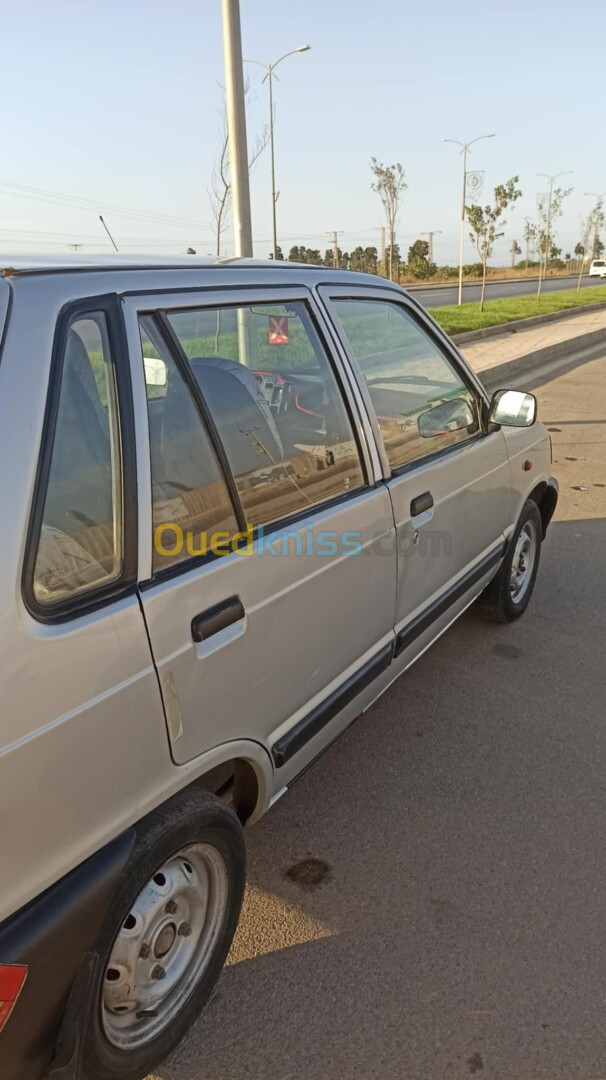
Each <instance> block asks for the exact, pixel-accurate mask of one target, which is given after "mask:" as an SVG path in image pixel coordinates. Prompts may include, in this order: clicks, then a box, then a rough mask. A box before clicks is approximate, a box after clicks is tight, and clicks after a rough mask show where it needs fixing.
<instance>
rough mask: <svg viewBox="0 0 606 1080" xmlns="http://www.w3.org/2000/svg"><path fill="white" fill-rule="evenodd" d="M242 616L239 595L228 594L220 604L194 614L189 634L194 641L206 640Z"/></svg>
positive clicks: (242, 611)
mask: <svg viewBox="0 0 606 1080" xmlns="http://www.w3.org/2000/svg"><path fill="white" fill-rule="evenodd" d="M243 618H244V605H243V604H242V601H241V600H240V597H239V596H230V597H228V599H227V600H222V601H221V603H220V604H215V605H214V607H209V608H207V609H206V611H202V612H200V614H199V615H195V616H194V618H193V619H192V621H191V636H192V639H193V640H194V641H196V642H200V641H207V640H208V638H210V637H212V636H213V635H214V634H218V633H219V632H220V631H221V630H225V628H226V627H227V626H231V625H232V623H235V622H238V621H239V620H240V619H243Z"/></svg>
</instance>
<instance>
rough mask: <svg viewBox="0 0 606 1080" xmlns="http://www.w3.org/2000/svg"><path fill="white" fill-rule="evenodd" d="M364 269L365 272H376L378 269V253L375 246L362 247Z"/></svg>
mask: <svg viewBox="0 0 606 1080" xmlns="http://www.w3.org/2000/svg"><path fill="white" fill-rule="evenodd" d="M364 269H365V271H366V273H367V274H376V273H377V272H378V269H379V253H378V251H377V249H376V247H367V248H364Z"/></svg>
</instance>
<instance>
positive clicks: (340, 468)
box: [168, 302, 364, 526]
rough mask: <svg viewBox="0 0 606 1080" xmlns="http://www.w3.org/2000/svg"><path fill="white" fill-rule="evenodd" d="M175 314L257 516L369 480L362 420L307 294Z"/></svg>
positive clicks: (311, 502) (267, 517) (284, 513)
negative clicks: (358, 432) (345, 393)
mask: <svg viewBox="0 0 606 1080" xmlns="http://www.w3.org/2000/svg"><path fill="white" fill-rule="evenodd" d="M168 318H169V321H170V323H171V326H172V328H173V330H174V332H175V334H176V336H177V338H178V340H179V342H180V345H181V348H182V350H183V352H184V353H185V355H186V357H187V358H188V362H189V364H190V366H191V371H192V373H193V375H194V378H195V379H196V381H197V383H198V386H199V388H200V391H201V393H202V395H203V397H204V399H205V400H206V403H207V406H208V408H209V410H210V412H211V414H212V417H213V420H214V422H215V424H216V426H217V430H218V432H219V436H220V438H221V440H222V443H223V445H224V447H225V453H226V456H227V460H228V462H229V465H230V468H231V471H232V473H233V475H234V477H235V482H236V485H237V489H238V493H239V496H240V500H241V502H242V506H243V509H244V513H245V516H246V521H247V523H248V524H249V525H252V526H256V525H260V524H269V523H271V522H275V521H278V520H280V519H283V518H288V517H289V516H290V515H292V514H295V513H298V512H300V511H302V510H305V509H308V508H309V507H312V506H317V505H318V504H321V503H323V502H326V501H327V500H329V499H333V498H335V497H337V496H342V495H346V494H348V493H350V492H353V491H356V490H358V489H360V488H361V487H362V486H363V484H364V475H363V471H362V465H361V462H360V457H359V452H358V447H357V444H356V440H355V436H354V431H353V427H352V424H351V421H350V418H349V416H348V413H347V410H346V407H345V404H344V402H343V399H342V397H341V392H340V389H339V386H338V384H337V380H336V378H335V375H334V373H333V371H332V369H331V366H330V363H329V361H328V357H327V355H326V352H325V350H324V348H323V346H322V344H321V341H320V339H319V337H318V334H317V333H316V330H315V328H314V325H313V322H312V320H311V317H310V315H309V312H308V310H307V307H306V305H305V304H304V303H302V302H295V303H289V304H288V305H286V306H284V305H282V304H259V305H254V306H250V307H239V308H236V307H225V308H210V309H209V308H206V309H204V310H200V309H197V310H188V311H179V312H175V313H170V314H169V315H168Z"/></svg>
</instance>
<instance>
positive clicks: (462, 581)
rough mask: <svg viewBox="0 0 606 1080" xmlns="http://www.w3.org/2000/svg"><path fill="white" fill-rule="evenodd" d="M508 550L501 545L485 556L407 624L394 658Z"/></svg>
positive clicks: (402, 631)
mask: <svg viewBox="0 0 606 1080" xmlns="http://www.w3.org/2000/svg"><path fill="white" fill-rule="evenodd" d="M506 550H507V543H506V542H504V543H503V544H499V546H498V548H495V550H494V551H489V553H488V555H485V556H484V558H483V559H482V561H481V562H479V563H477V564H476V566H472V568H471V570H468V571H467V573H466V574H464V575H463V577H462V578H459V580H458V581H455V583H454V585H451V586H450V588H449V589H447V590H446V592H444V593H442V595H441V596H438V598H437V600H434V601H433V603H431V604H429V606H428V607H426V608H425V609H424V610H423V611H421V612H420V613H419V614H418V615H417V616H416V617H415V618H414V619H413V620H412V622H409V623H407V624H406V626H405V627H404V628H403V629H402V630H400V633H399V634H398V635H397V637H396V647H395V649H394V656H399V655H400V653H403V652H404V649H407V648H408V646H409V645H412V643H413V641H415V640H416V639H417V638H418V637H420V636H421V634H423V633H424V632H425V630H427V629H428V628H429V627H430V626H431V624H432V623H434V622H435V621H436V619H439V618H440V616H441V615H444V613H445V612H446V611H448V609H449V607H452V605H453V604H456V602H457V600H460V599H461V597H462V596H465V593H466V592H468V591H469V589H471V588H473V586H474V585H475V583H476V582H477V581H479V580H480V578H483V577H484V576H485V575H486V574H487V573H488V571H489V570H492V568H493V566H495V567H496V566H498V564H499V563H500V561H501V559H502V558H503V556H504V554H505V552H506Z"/></svg>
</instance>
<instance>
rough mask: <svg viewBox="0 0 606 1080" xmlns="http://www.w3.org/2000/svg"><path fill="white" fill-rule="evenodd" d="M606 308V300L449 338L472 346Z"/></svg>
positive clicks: (457, 342) (452, 335)
mask: <svg viewBox="0 0 606 1080" xmlns="http://www.w3.org/2000/svg"><path fill="white" fill-rule="evenodd" d="M604 308H606V300H604V302H603V303H602V304H585V305H581V306H579V307H571V308H564V309H563V311H548V312H547V314H546V315H531V316H530V318H529V319H514V321H513V322H508V323H499V324H497V326H483V327H482V328H481V329H480V330H465V331H464V332H463V333H462V334H450V335H449V336H450V337H451V338H452V340H453V341H454V343H455V345H463V344H470V343H471V342H472V341H482V340H483V339H484V338H493V337H501V336H504V335H505V334H520V333H523V331H524V330H530V329H531V328H532V327H533V326H543V325H545V324H547V323H553V322H559V321H560V319H571V318H572V317H573V316H574V315H586V314H587V313H588V312H591V311H603V310H604Z"/></svg>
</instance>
